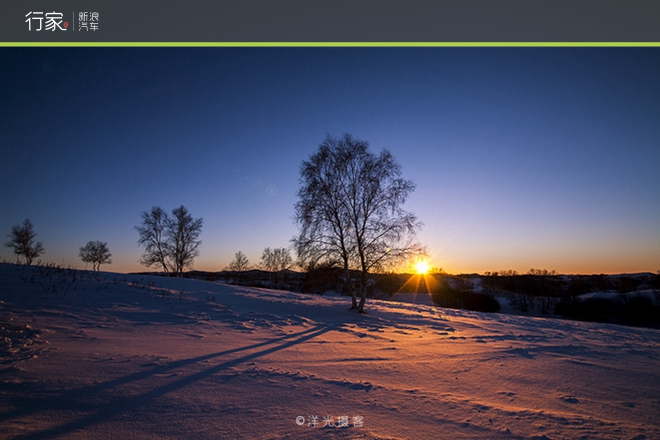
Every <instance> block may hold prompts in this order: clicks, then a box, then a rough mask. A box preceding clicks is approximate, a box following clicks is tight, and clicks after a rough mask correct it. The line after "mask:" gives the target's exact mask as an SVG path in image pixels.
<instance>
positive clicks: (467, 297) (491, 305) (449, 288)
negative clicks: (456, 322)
mask: <svg viewBox="0 0 660 440" xmlns="http://www.w3.org/2000/svg"><path fill="white" fill-rule="evenodd" d="M472 289H473V285H472V283H471V282H470V281H468V280H466V279H463V278H450V277H442V278H440V279H438V285H437V287H436V288H435V289H433V291H432V292H431V299H432V300H433V302H434V303H435V304H437V305H439V306H440V307H447V308H451V309H465V310H472V311H475V312H490V313H493V312H499V310H500V303H499V302H498V301H497V299H495V298H494V297H493V296H492V295H489V294H486V293H476V292H473V291H472Z"/></svg>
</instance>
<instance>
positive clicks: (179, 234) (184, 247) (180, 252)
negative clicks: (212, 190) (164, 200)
mask: <svg viewBox="0 0 660 440" xmlns="http://www.w3.org/2000/svg"><path fill="white" fill-rule="evenodd" d="M172 215H173V218H170V219H168V220H167V230H166V235H167V238H168V240H167V254H168V255H169V257H170V258H171V261H172V265H173V269H174V272H175V273H176V274H177V276H179V277H180V276H182V275H183V270H184V269H186V268H189V267H192V265H193V261H194V260H195V258H196V257H197V256H198V255H199V249H198V248H199V245H200V244H202V241H201V240H199V236H200V234H201V233H202V223H203V219H202V218H196V219H194V218H193V216H192V215H191V214H190V213H189V212H188V209H186V207H185V206H183V205H181V206H180V207H178V208H175V209H174V210H172Z"/></svg>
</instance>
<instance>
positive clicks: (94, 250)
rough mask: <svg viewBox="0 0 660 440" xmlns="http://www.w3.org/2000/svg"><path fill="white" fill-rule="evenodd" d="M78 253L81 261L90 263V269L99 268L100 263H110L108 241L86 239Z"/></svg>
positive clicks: (95, 269)
mask: <svg viewBox="0 0 660 440" xmlns="http://www.w3.org/2000/svg"><path fill="white" fill-rule="evenodd" d="M78 255H79V256H80V259H81V260H82V262H83V263H92V270H94V271H96V272H98V271H99V270H100V268H101V265H102V264H112V260H111V259H110V257H111V256H112V254H111V253H110V250H108V243H104V242H102V241H88V242H87V244H86V245H85V246H82V247H81V248H80V253H79V254H78Z"/></svg>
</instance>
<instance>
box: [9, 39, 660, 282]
mask: <svg viewBox="0 0 660 440" xmlns="http://www.w3.org/2000/svg"><path fill="white" fill-rule="evenodd" d="M0 80H1V86H0V102H1V103H2V106H0V133H1V134H2V140H1V144H0V188H1V191H0V235H1V236H2V242H5V241H6V240H7V234H9V232H10V231H11V227H12V226H13V225H16V224H19V223H21V222H22V221H23V220H24V219H25V218H29V219H30V220H31V221H32V223H33V224H34V227H35V230H36V232H37V233H38V236H37V239H38V240H39V241H42V242H43V244H44V247H45V249H46V252H45V254H44V255H43V256H42V257H41V258H42V260H44V261H51V262H55V263H64V264H66V265H72V266H77V267H79V268H82V267H84V263H82V262H81V261H80V260H79V259H78V248H79V247H80V246H83V245H84V244H85V243H87V241H89V240H101V241H105V242H107V243H108V247H109V248H110V251H111V252H112V254H113V260H114V263H113V264H112V265H109V266H102V269H105V270H111V271H120V272H123V271H140V270H145V268H144V267H143V266H140V265H139V264H138V262H137V261H138V259H139V257H140V255H141V253H142V248H139V247H138V245H137V239H138V234H137V232H136V231H135V229H134V228H135V226H136V225H137V224H139V222H140V214H141V213H142V212H143V211H147V210H149V209H150V208H151V207H152V206H161V207H162V208H164V209H166V210H167V211H170V212H171V210H172V209H173V208H175V207H178V206H180V205H185V206H186V207H187V208H188V209H189V210H190V212H191V213H192V215H193V216H194V217H202V218H203V219H204V227H203V230H202V235H201V238H202V245H201V248H200V250H201V255H200V257H199V258H198V259H197V260H196V264H195V269H199V270H221V269H223V268H225V267H226V266H227V265H228V264H229V262H230V261H231V259H232V258H233V256H234V253H235V252H237V251H238V250H242V251H243V252H244V253H245V254H246V255H247V256H248V258H249V259H250V262H251V263H253V264H255V263H257V262H258V261H259V258H260V256H261V251H262V250H263V249H264V248H265V247H271V248H273V247H283V246H288V245H289V240H290V239H291V237H292V236H293V235H294V234H295V233H296V227H295V225H294V223H293V220H292V218H293V215H294V204H295V202H296V192H297V189H298V178H299V169H300V165H301V162H302V161H303V160H305V159H308V158H309V156H310V155H312V154H313V153H314V152H315V151H316V149H317V148H318V145H319V144H320V143H321V142H322V141H323V139H324V138H325V136H326V134H328V133H329V134H331V135H334V136H340V135H341V134H342V133H344V132H347V133H351V134H352V135H354V136H355V137H357V138H360V139H363V140H367V141H369V143H370V145H371V148H372V149H373V151H374V152H378V151H380V150H381V149H383V148H387V149H389V150H390V151H391V152H392V153H393V155H394V156H395V157H396V158H397V160H398V161H399V162H400V164H401V165H402V167H403V176H404V177H405V178H408V179H412V180H413V181H414V182H415V183H416V185H417V189H416V191H415V192H414V193H413V195H412V196H411V197H410V198H409V200H408V202H407V203H406V205H405V208H406V209H407V210H410V211H413V212H415V213H416V214H417V216H418V218H419V219H420V220H421V221H422V222H423V223H424V227H423V229H422V230H421V232H420V234H419V237H418V238H419V240H420V241H421V242H422V243H423V244H425V245H426V246H428V249H429V251H430V254H431V261H430V265H431V266H435V267H442V268H444V269H445V270H446V271H448V272H451V273H472V272H477V273H483V272H484V271H492V270H502V269H514V270H517V271H519V272H526V271H528V270H529V269H530V268H538V269H548V270H556V271H557V272H560V273H620V272H642V271H652V272H655V271H657V270H660V172H659V170H660V48H657V47H656V48H653V47H651V48H568V47H566V48H467V47H466V48H451V47H447V48H441V47H436V48H302V47H298V48H211V47H208V48H167V47H160V48H158V47H157V48H98V47H97V48H6V47H5V48H0ZM0 259H6V260H14V257H13V255H12V254H11V251H10V250H9V249H8V248H5V247H2V248H0Z"/></svg>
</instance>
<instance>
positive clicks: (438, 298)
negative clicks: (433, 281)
mask: <svg viewBox="0 0 660 440" xmlns="http://www.w3.org/2000/svg"><path fill="white" fill-rule="evenodd" d="M431 300H433V302H434V303H435V304H437V305H439V306H440V307H447V308H450V309H459V308H460V307H461V301H460V292H459V290H458V289H456V288H454V287H453V286H452V285H451V283H450V280H449V277H442V278H440V279H438V285H437V286H436V287H435V288H434V289H433V291H432V292H431Z"/></svg>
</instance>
